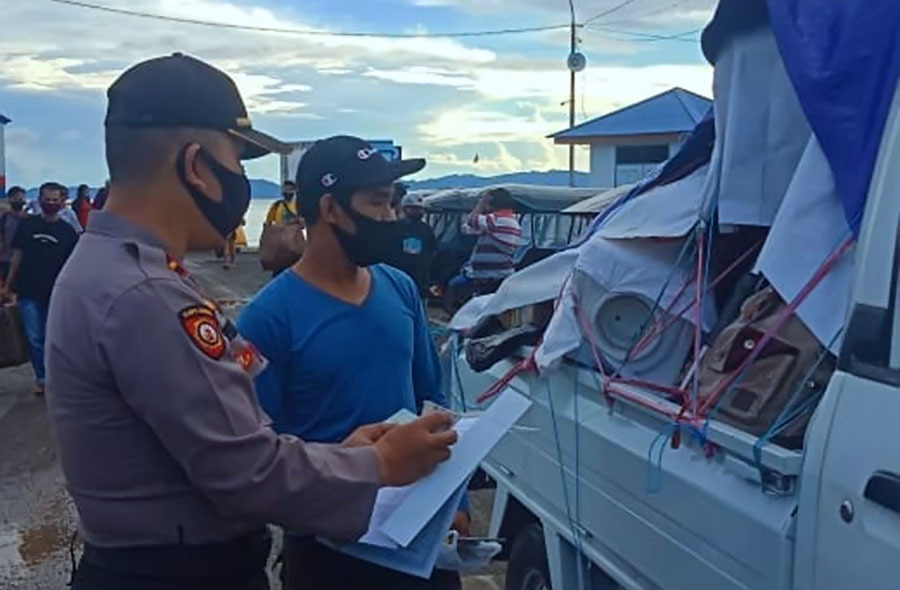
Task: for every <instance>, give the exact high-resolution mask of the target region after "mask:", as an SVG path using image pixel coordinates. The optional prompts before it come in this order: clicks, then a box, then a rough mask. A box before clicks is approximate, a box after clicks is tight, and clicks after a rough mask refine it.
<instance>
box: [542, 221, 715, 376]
mask: <svg viewBox="0 0 900 590" xmlns="http://www.w3.org/2000/svg"><path fill="white" fill-rule="evenodd" d="M683 244H684V241H683V240H644V239H635V240H608V239H606V238H604V237H602V236H600V235H598V234H595V235H593V236H592V237H591V239H589V240H588V241H587V242H585V243H584V244H583V245H582V246H581V248H580V249H579V256H578V259H577V260H576V261H575V272H583V273H585V274H586V275H588V276H589V277H590V278H591V279H592V280H593V281H594V282H595V283H596V284H597V285H599V286H600V288H602V289H604V290H605V291H607V292H609V293H633V294H637V295H641V296H643V297H645V298H646V299H649V300H650V301H656V299H657V298H658V297H660V292H661V291H662V289H663V287H664V286H666V282H667V281H669V284H668V287H667V288H666V290H665V292H664V293H663V294H662V297H661V298H660V300H659V306H660V310H665V309H672V310H673V311H681V309H682V307H683V306H685V305H687V304H688V303H689V302H690V301H691V300H692V299H693V297H694V290H693V289H691V288H690V287H688V288H687V289H682V287H683V286H684V284H685V281H689V280H690V279H691V277H690V273H687V272H684V271H683V270H676V271H675V272H674V274H673V270H672V269H673V268H674V266H675V263H676V261H677V260H678V254H679V252H680V251H681V248H682V246H683ZM670 277H671V280H670ZM679 293H681V296H680V297H679V298H678V301H677V302H676V301H675V298H676V297H677V296H678V295H679ZM572 295H577V294H576V293H574V288H573V287H572V286H571V285H567V287H566V293H565V295H564V297H563V300H562V303H561V305H560V306H559V307H558V308H557V310H556V313H554V314H553V318H552V320H551V321H550V325H549V326H547V330H546V331H545V332H544V341H543V344H542V345H541V347H540V349H539V350H538V353H537V355H536V357H535V358H536V360H537V362H538V366H540V367H541V368H546V367H548V366H550V365H552V364H553V363H554V362H555V361H557V360H558V359H560V358H561V357H562V356H563V355H565V354H567V353H569V352H572V351H573V350H575V349H576V348H578V346H579V345H580V344H581V327H580V325H579V322H578V318H577V316H576V314H575V309H574V306H573V297H572ZM685 319H686V320H688V321H690V322H691V323H693V322H694V319H695V318H694V314H693V313H688V314H686V315H685ZM715 323H716V310H715V309H714V308H713V305H706V306H705V307H704V315H703V329H704V330H710V329H712V327H713V325H714V324H715Z"/></svg>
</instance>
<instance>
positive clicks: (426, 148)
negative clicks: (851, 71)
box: [0, 0, 715, 186]
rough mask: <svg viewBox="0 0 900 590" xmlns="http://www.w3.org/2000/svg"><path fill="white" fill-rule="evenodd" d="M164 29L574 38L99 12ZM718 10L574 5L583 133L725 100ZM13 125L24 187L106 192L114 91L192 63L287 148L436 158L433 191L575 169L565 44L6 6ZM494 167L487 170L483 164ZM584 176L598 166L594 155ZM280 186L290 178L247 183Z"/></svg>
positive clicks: (450, 6) (275, 10)
mask: <svg viewBox="0 0 900 590" xmlns="http://www.w3.org/2000/svg"><path fill="white" fill-rule="evenodd" d="M92 3H95V4H101V5H105V6H111V7H118V8H127V9H129V10H135V11H141V12H146V13H151V14H157V15H168V16H172V17H179V18H188V19H200V20H205V21H216V22H220V23H231V24H241V25H251V26H260V27H277V28H291V29H307V30H309V29H313V30H316V31H324V32H328V31H330V32H341V31H343V32H347V31H378V32H385V33H437V32H457V31H476V30H495V29H502V28H507V27H532V26H538V27H539V26H548V25H557V24H566V23H567V22H568V18H569V14H568V2H566V0H340V1H338V0H231V1H228V2H224V1H219V0H92ZM714 4H715V0H575V8H576V12H577V15H578V20H579V22H586V21H588V20H590V19H592V18H593V17H595V15H601V14H603V13H608V14H605V15H603V16H599V17H597V18H595V19H594V20H592V21H591V23H590V25H588V26H586V27H585V28H583V29H581V30H580V32H579V39H580V49H581V51H582V52H583V53H584V54H585V55H586V56H587V59H588V67H587V69H586V70H585V71H584V72H583V73H581V74H579V75H578V82H577V84H578V86H577V88H578V90H577V93H576V103H577V122H581V121H583V120H585V119H587V118H591V117H594V116H597V115H599V114H602V113H604V112H608V111H609V110H612V109H614V108H616V107H618V106H622V105H625V104H628V103H630V102H632V101H635V100H639V99H641V98H645V97H647V96H650V95H652V94H655V93H657V92H660V91H663V90H666V89H668V88H670V87H672V86H675V85H678V86H682V87H684V88H687V89H689V90H692V91H695V92H699V93H702V94H705V95H709V94H710V85H711V79H712V70H711V69H710V68H709V67H708V66H707V65H706V63H705V62H704V61H703V59H702V57H701V55H700V51H699V47H698V43H697V42H696V39H697V37H698V35H697V34H696V33H695V34H685V35H684V36H683V37H679V38H675V39H673V38H671V37H672V36H674V35H679V34H681V33H686V32H688V31H694V30H696V29H699V28H700V27H702V26H703V24H704V23H705V22H706V21H707V20H708V18H709V16H710V14H711V11H712V9H713V7H714ZM0 12H2V22H3V33H2V35H0V113H2V114H3V115H6V116H7V117H9V118H11V119H13V123H11V124H10V125H8V126H7V128H6V138H7V141H6V153H7V157H6V160H7V176H8V184H10V183H14V184H25V185H29V186H33V185H36V184H38V183H39V182H41V181H43V180H45V179H48V178H52V179H56V180H60V181H63V182H66V183H70V184H75V183H80V182H89V183H92V184H98V183H101V182H102V181H103V180H104V179H105V176H106V169H105V164H104V162H103V149H102V121H103V115H104V110H105V108H106V101H105V95H104V91H105V89H106V87H107V86H108V85H109V84H110V82H111V81H112V80H113V79H114V78H115V77H116V75H117V74H118V73H120V72H121V71H122V70H123V69H124V68H126V67H127V66H129V65H131V64H133V63H135V62H138V61H141V60H143V59H145V58H148V57H153V56H157V55H161V54H165V53H171V52H173V51H183V52H185V53H190V54H193V55H195V56H198V57H200V58H202V59H205V60H207V61H210V62H212V63H213V64H215V65H217V66H219V67H221V68H223V69H225V70H226V71H228V72H229V73H230V74H231V75H232V76H233V77H234V78H235V80H236V82H237V84H238V86H239V87H240V89H241V91H242V93H243V95H244V97H245V100H246V101H247V104H248V107H249V109H250V111H251V116H252V118H253V120H254V124H255V125H256V126H257V127H260V128H263V129H266V130H267V131H271V132H273V133H275V134H276V135H278V136H279V137H281V138H283V139H286V140H304V139H312V138H318V137H323V136H327V135H332V134H335V133H352V134H356V135H361V136H364V137H367V138H370V139H378V138H392V139H394V140H396V141H397V142H398V143H400V144H402V145H403V146H404V150H405V153H406V154H407V155H415V156H424V157H427V158H428V160H429V165H428V167H427V168H426V169H425V171H424V172H423V173H421V174H420V177H421V178H427V177H433V176H440V175H443V174H448V173H453V172H473V173H477V174H482V175H491V174H497V173H501V172H508V171H514V170H547V169H553V168H565V167H566V161H567V160H566V158H567V152H566V149H565V148H563V147H554V146H553V145H552V142H551V141H550V140H548V139H545V137H544V136H545V135H547V134H548V133H552V132H554V131H558V130H560V129H563V128H565V127H566V125H567V108H568V107H567V105H566V104H563V103H564V101H566V100H567V99H568V73H567V71H566V70H565V57H566V55H567V53H568V43H569V40H568V32H567V31H566V30H555V31H545V32H538V33H529V34H524V35H509V36H485V37H466V38H456V39H447V38H370V37H331V36H303V35H293V34H282V33H260V32H244V31H239V30H232V29H223V28H211V27H203V26H197V25H190V24H179V23H172V22H164V21H158V20H153V19H148V18H135V17H130V16H123V15H116V14H108V13H104V12H101V11H96V10H88V9H85V8H78V7H74V6H67V5H63V4H59V3H55V2H53V1H52V0H3V1H2V8H0ZM476 154H478V156H479V158H478V162H477V163H475V162H474V161H473V160H474V156H475V155H476ZM577 164H578V167H579V168H580V169H586V167H587V153H586V151H583V150H579V153H578V161H577ZM249 172H250V175H251V176H254V177H263V178H270V179H276V178H277V176H278V162H277V159H276V158H274V157H267V158H264V159H261V160H259V161H256V162H253V163H251V164H250V166H249Z"/></svg>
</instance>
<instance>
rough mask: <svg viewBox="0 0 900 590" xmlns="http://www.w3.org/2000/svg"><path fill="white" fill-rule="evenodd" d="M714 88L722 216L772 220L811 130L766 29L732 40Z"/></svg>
mask: <svg viewBox="0 0 900 590" xmlns="http://www.w3.org/2000/svg"><path fill="white" fill-rule="evenodd" d="M713 91H714V94H715V116H716V145H715V148H714V150H713V160H716V159H718V160H719V162H717V163H716V164H718V165H720V166H721V170H720V175H719V178H718V187H717V188H718V199H719V222H720V223H727V224H744V225H766V226H767V225H771V224H772V221H773V220H774V219H775V213H776V211H778V206H779V204H780V203H781V200H782V198H783V197H784V193H785V191H786V190H787V187H788V185H789V184H790V182H791V179H792V178H793V176H794V170H795V169H796V167H797V163H798V162H799V161H800V156H801V155H802V154H803V150H804V149H805V148H806V144H807V142H808V140H809V137H810V130H809V124H808V123H807V121H806V117H805V116H804V114H803V111H802V109H801V107H800V103H799V101H798V100H797V96H796V93H795V92H794V88H793V86H792V85H791V82H790V80H789V79H788V77H787V74H786V72H785V69H784V62H783V61H782V59H781V55H780V54H779V52H778V47H777V46H776V44H775V38H774V36H773V35H772V31H771V30H770V29H768V28H763V29H760V30H757V31H754V32H751V33H746V34H741V35H739V36H737V37H736V38H735V39H734V40H733V41H732V42H730V43H729V45H728V46H727V47H726V48H725V49H724V50H723V51H722V53H721V55H720V57H719V58H718V59H717V60H716V69H715V74H714V78H713ZM716 168H717V166H713V169H714V170H715V169H716Z"/></svg>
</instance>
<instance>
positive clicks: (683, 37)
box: [585, 25, 703, 43]
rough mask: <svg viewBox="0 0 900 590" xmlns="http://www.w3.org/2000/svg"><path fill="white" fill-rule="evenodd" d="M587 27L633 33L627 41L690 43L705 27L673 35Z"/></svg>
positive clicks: (604, 30)
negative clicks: (692, 36)
mask: <svg viewBox="0 0 900 590" xmlns="http://www.w3.org/2000/svg"><path fill="white" fill-rule="evenodd" d="M585 29H589V30H591V31H600V32H605V33H616V34H619V35H631V36H632V38H630V39H626V40H627V41H685V42H688V43H696V42H697V39H696V38H690V36H691V35H696V34H697V33H699V32H700V31H702V30H703V28H699V29H692V30H690V31H684V32H683V33H673V34H671V35H658V34H655V33H644V32H641V31H623V30H621V29H610V28H607V27H598V26H596V25H588V26H586V27H585Z"/></svg>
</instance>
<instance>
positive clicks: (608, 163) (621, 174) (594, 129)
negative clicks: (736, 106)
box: [550, 88, 712, 187]
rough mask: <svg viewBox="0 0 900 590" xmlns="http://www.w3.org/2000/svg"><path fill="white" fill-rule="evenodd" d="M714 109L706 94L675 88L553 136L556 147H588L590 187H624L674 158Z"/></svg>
mask: <svg viewBox="0 0 900 590" xmlns="http://www.w3.org/2000/svg"><path fill="white" fill-rule="evenodd" d="M711 106H712V101H711V100H710V99H708V98H706V97H704V96H700V95H699V94H695V93H693V92H690V91H688V90H685V89H684V88H672V89H671V90H667V91H665V92H663V93H661V94H657V95H655V96H651V97H650V98H647V99H645V100H642V101H640V102H637V103H635V104H632V105H629V106H626V107H623V108H621V109H618V110H616V111H613V112H611V113H607V114H605V115H603V116H601V117H597V118H596V119H591V120H590V121H586V122H584V123H582V124H581V125H577V126H575V127H572V128H571V129H566V130H564V131H560V132H558V133H554V134H553V135H551V136H550V137H551V138H552V139H553V141H554V143H556V144H557V145H572V144H574V145H588V146H590V149H591V178H590V185H591V186H602V187H614V186H621V185H624V184H631V183H633V182H637V181H638V180H640V179H641V178H643V177H644V176H646V175H647V173H648V172H650V171H651V170H652V169H653V167H655V166H657V165H659V164H660V163H661V162H664V161H666V160H667V159H669V157H670V156H672V155H674V154H675V152H676V151H678V148H679V147H680V146H681V143H682V141H683V140H684V138H685V137H686V136H687V135H688V134H689V133H690V132H691V131H692V130H693V129H694V127H695V126H696V125H697V123H699V122H700V120H701V119H703V117H704V115H705V114H706V112H707V111H708V110H709V108H710V107H711Z"/></svg>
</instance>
